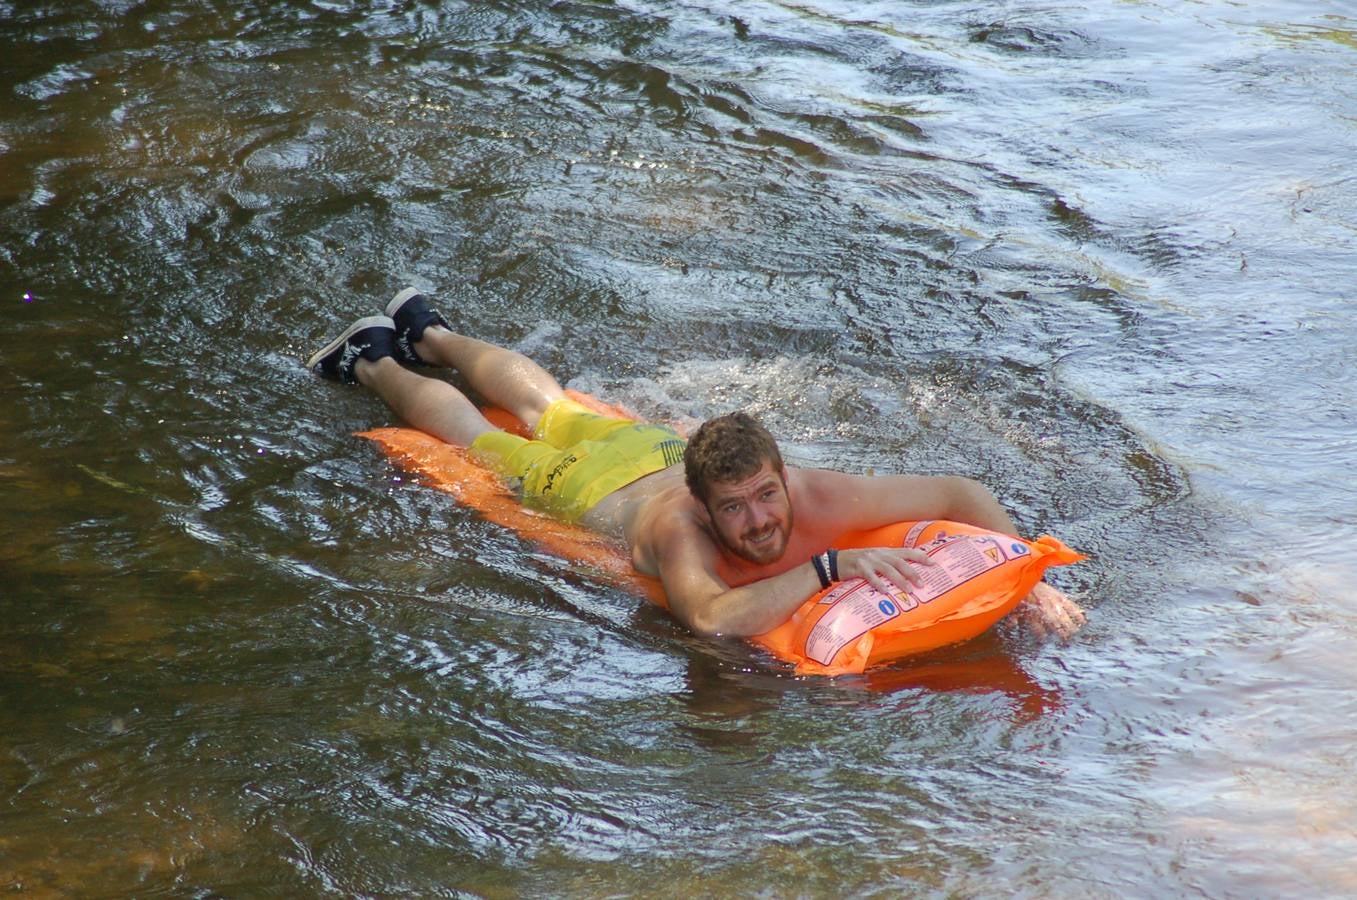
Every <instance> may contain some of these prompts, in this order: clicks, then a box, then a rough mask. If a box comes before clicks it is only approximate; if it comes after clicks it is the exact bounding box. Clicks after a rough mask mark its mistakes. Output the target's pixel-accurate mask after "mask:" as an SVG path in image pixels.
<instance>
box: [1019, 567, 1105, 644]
mask: <svg viewBox="0 0 1357 900" xmlns="http://www.w3.org/2000/svg"><path fill="white" fill-rule="evenodd" d="M1012 616H1013V617H1014V619H1016V620H1017V621H1018V622H1019V623H1020V624H1021V625H1022V626H1023V627H1024V628H1027V629H1029V630H1030V631H1031V632H1032V633H1033V634H1034V635H1036V636H1037V637H1038V638H1045V637H1046V636H1048V635H1052V634H1054V635H1058V636H1059V637H1060V638H1062V639H1065V638H1068V637H1069V636H1070V635H1072V634H1074V633H1075V632H1076V631H1078V630H1079V629H1080V627H1082V626H1083V624H1084V623H1085V622H1086V621H1088V616H1086V615H1084V611H1083V610H1082V609H1080V608H1079V604H1077V603H1075V602H1074V601H1073V600H1071V599H1070V598H1069V597H1066V596H1065V595H1064V594H1062V593H1061V592H1060V591H1058V590H1056V589H1055V588H1053V587H1051V586H1050V585H1049V584H1047V583H1046V582H1044V581H1042V582H1038V583H1037V586H1036V587H1034V588H1032V593H1030V594H1028V595H1027V598H1026V599H1025V600H1023V601H1022V602H1021V603H1019V604H1018V605H1017V607H1016V608H1015V609H1014V610H1013V612H1012Z"/></svg>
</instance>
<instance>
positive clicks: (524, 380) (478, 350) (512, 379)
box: [383, 325, 565, 430]
mask: <svg viewBox="0 0 1357 900" xmlns="http://www.w3.org/2000/svg"><path fill="white" fill-rule="evenodd" d="M415 352H417V353H418V354H419V357H420V359H423V360H425V361H426V362H431V363H434V364H436V365H443V366H449V367H451V368H454V369H456V370H457V371H458V372H461V373H462V376H463V377H464V378H466V380H467V381H468V382H469V383H470V385H471V387H472V388H473V389H475V391H476V392H477V393H478V394H480V395H481V396H482V397H484V398H485V399H486V400H488V401H489V402H490V403H492V404H494V405H495V406H498V407H500V408H502V409H506V410H508V411H509V412H511V413H513V414H514V415H515V416H516V417H517V418H518V419H519V421H521V422H524V423H526V424H527V425H528V426H529V427H531V426H533V425H536V424H537V420H538V419H539V418H540V417H541V415H542V412H543V411H544V410H545V409H546V408H547V406H549V405H550V404H551V403H552V402H553V401H556V400H559V399H561V398H562V397H564V396H565V392H564V391H563V390H562V389H561V385H560V384H559V383H558V382H557V381H556V379H555V378H553V377H552V376H551V375H550V373H548V372H547V371H546V370H545V369H543V368H542V367H541V366H539V365H538V364H537V363H535V362H533V361H532V360H531V359H528V357H526V356H524V355H523V354H522V353H519V352H518V351H517V350H510V349H508V348H507V347H500V346H498V345H496V344H487V343H486V342H485V341H479V340H477V339H476V338H472V337H467V336H466V335H463V334H457V333H456V332H453V331H448V330H447V329H446V328H443V327H442V326H439V325H431V326H429V327H428V328H426V329H425V330H424V335H423V337H422V338H421V339H420V340H419V342H418V343H416V344H415ZM383 396H385V395H383ZM459 396H460V394H459ZM463 399H465V398H463ZM388 402H390V401H388ZM393 406H394V404H393ZM397 411H398V412H399V410H397ZM402 415H403V414H402ZM478 415H479V413H478ZM482 421H484V420H482ZM426 430H427V429H426Z"/></svg>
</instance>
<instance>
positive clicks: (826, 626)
mask: <svg viewBox="0 0 1357 900" xmlns="http://www.w3.org/2000/svg"><path fill="white" fill-rule="evenodd" d="M844 587H845V588H847V590H846V591H845V592H844V593H843V594H841V595H840V597H839V600H838V602H837V603H835V604H834V608H833V609H831V610H829V611H828V612H826V613H825V614H824V615H823V616H821V617H820V621H818V622H816V623H815V627H814V628H812V629H811V630H810V634H809V635H807V636H806V656H807V657H809V658H810V659H813V660H815V661H816V662H818V663H820V664H821V665H825V666H827V665H829V664H830V662H831V661H832V660H833V659H834V657H835V656H837V655H838V653H839V651H840V650H842V649H843V648H844V647H846V646H848V644H850V643H852V642H853V641H856V640H857V639H858V638H860V637H862V636H863V635H864V634H866V633H867V632H868V631H870V630H872V629H873V628H875V627H876V626H878V625H880V624H881V623H882V622H889V621H890V620H891V619H894V618H895V617H897V616H899V615H900V613H902V612H905V611H906V610H910V609H913V608H914V607H915V606H917V605H918V604H917V603H915V602H914V601H913V600H911V599H909V598H908V597H895V596H892V595H890V594H883V593H881V592H880V591H878V590H877V589H876V588H874V587H872V586H871V585H870V584H868V583H867V582H865V581H862V580H860V579H855V580H854V581H852V582H848V583H847V584H845V585H844ZM836 593H837V592H836Z"/></svg>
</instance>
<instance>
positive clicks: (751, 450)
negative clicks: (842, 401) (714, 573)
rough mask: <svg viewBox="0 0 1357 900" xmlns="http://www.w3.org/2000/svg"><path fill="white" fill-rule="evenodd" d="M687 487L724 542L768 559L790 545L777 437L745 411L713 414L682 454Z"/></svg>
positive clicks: (761, 561)
mask: <svg viewBox="0 0 1357 900" xmlns="http://www.w3.org/2000/svg"><path fill="white" fill-rule="evenodd" d="M683 460H684V476H685V478H686V479H687V482H688V490H689V492H690V493H692V495H693V496H694V497H695V498H697V500H698V501H699V502H700V503H701V504H702V505H703V507H704V508H705V509H706V510H707V514H708V516H709V517H710V518H711V523H712V527H713V530H714V531H715V533H716V536H717V538H718V539H719V540H720V542H721V543H722V545H723V546H725V548H726V549H727V550H729V551H730V552H731V553H734V554H735V555H736V556H739V557H742V558H744V559H747V560H749V561H750V562H754V563H759V564H766V563H770V562H773V561H775V560H777V559H779V558H780V557H781V556H782V554H783V553H784V552H785V551H786V549H787V542H788V540H790V537H791V531H792V506H791V498H790V496H789V495H788V493H787V478H786V472H785V470H784V467H783V464H782V454H781V453H780V452H779V451H778V448H777V441H775V440H774V439H773V436H772V435H771V434H769V433H768V430H767V429H765V428H764V427H763V426H762V425H760V424H759V423H758V422H757V421H755V420H754V418H753V417H752V416H750V415H748V414H747V413H742V412H736V413H730V414H728V415H724V416H718V417H717V418H715V419H709V420H708V421H706V422H704V423H703V424H702V427H700V428H698V429H697V432H696V433H695V434H694V435H693V437H692V440H690V441H689V442H688V449H687V451H686V452H685V453H684V456H683Z"/></svg>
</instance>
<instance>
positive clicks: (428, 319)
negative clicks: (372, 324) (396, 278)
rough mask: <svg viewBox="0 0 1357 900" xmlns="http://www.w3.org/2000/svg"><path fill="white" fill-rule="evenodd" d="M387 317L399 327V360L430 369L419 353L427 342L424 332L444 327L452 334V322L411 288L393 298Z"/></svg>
mask: <svg viewBox="0 0 1357 900" xmlns="http://www.w3.org/2000/svg"><path fill="white" fill-rule="evenodd" d="M386 314H387V315H388V316H390V317H391V319H392V321H394V322H395V323H396V358H397V359H399V360H400V361H401V362H407V363H413V364H414V365H417V366H425V365H428V363H427V362H425V361H424V360H422V359H420V358H419V354H418V353H416V352H415V344H418V343H419V342H420V341H421V340H422V339H423V338H424V329H426V328H428V327H429V326H430V325H441V326H442V327H444V328H447V329H448V330H449V331H451V330H452V329H451V328H450V327H449V326H448V320H447V319H445V318H443V314H442V313H440V312H439V311H438V310H436V309H434V308H433V307H432V306H430V305H429V300H428V298H427V297H425V296H424V295H423V294H421V293H420V292H419V291H418V290H416V289H415V288H412V287H408V288H406V289H405V290H403V291H401V292H400V293H399V294H397V295H396V296H394V297H392V298H391V302H390V303H388V304H387V305H386Z"/></svg>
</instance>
